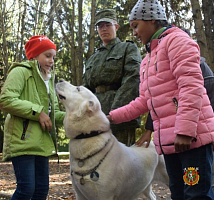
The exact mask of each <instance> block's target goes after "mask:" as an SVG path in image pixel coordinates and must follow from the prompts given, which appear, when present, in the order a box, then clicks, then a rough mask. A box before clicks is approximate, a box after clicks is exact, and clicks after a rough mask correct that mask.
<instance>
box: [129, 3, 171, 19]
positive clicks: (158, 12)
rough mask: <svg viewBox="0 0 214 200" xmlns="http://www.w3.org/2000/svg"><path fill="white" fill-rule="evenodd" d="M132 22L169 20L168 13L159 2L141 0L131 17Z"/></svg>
mask: <svg viewBox="0 0 214 200" xmlns="http://www.w3.org/2000/svg"><path fill="white" fill-rule="evenodd" d="M131 20H167V18H166V13H165V11H164V8H163V7H162V5H161V4H160V3H159V2H158V0H139V1H138V2H137V3H136V5H135V6H134V7H133V9H132V11H131V14H130V16H129V21H131Z"/></svg>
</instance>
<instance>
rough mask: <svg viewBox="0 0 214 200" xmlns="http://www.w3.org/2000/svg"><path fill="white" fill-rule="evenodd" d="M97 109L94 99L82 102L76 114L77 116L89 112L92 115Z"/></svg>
mask: <svg viewBox="0 0 214 200" xmlns="http://www.w3.org/2000/svg"><path fill="white" fill-rule="evenodd" d="M95 109H96V108H95V103H94V102H93V101H87V102H84V103H82V104H81V106H80V107H79V109H78V110H77V112H76V113H75V114H76V116H77V117H81V116H82V115H84V114H85V113H87V114H88V115H89V116H92V115H93V112H94V111H95Z"/></svg>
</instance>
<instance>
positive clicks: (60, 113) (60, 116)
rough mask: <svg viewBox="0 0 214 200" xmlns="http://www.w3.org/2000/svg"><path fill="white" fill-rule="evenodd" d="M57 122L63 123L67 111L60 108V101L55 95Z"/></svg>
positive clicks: (57, 123)
mask: <svg viewBox="0 0 214 200" xmlns="http://www.w3.org/2000/svg"><path fill="white" fill-rule="evenodd" d="M54 104H55V107H54V108H55V122H56V125H63V120H64V118H65V112H64V111H61V110H60V109H59V102H58V98H57V96H56V95H55V102H54Z"/></svg>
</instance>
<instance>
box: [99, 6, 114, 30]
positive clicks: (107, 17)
mask: <svg viewBox="0 0 214 200" xmlns="http://www.w3.org/2000/svg"><path fill="white" fill-rule="evenodd" d="M95 21H96V23H95V26H96V25H97V24H98V23H99V22H111V23H112V22H114V21H117V15H116V12H115V11H114V10H113V9H104V10H101V11H99V12H98V13H96V15H95Z"/></svg>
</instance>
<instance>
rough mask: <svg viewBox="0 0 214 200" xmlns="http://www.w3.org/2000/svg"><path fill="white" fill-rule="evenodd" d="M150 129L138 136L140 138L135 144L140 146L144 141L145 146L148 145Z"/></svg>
mask: <svg viewBox="0 0 214 200" xmlns="http://www.w3.org/2000/svg"><path fill="white" fill-rule="evenodd" d="M151 135H152V131H151V130H146V132H145V133H144V134H143V135H142V136H141V137H140V139H139V140H138V141H137V142H136V145H137V146H142V145H143V144H144V143H145V142H146V146H145V147H146V148H148V147H149V144H150V141H151Z"/></svg>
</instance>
